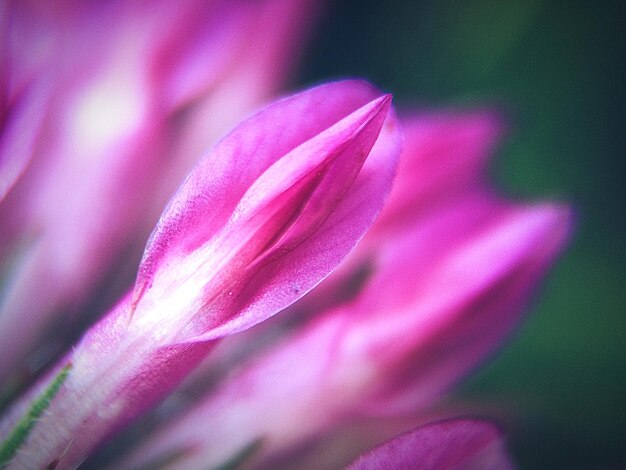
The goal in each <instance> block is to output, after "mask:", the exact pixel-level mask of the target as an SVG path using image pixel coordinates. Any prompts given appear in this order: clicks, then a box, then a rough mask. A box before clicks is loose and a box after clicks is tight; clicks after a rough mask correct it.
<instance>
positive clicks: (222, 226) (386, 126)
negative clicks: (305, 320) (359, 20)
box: [0, 81, 400, 468]
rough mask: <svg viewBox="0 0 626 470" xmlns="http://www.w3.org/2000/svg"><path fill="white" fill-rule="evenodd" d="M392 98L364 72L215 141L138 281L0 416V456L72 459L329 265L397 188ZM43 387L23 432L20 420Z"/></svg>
mask: <svg viewBox="0 0 626 470" xmlns="http://www.w3.org/2000/svg"><path fill="white" fill-rule="evenodd" d="M390 103H391V97H390V95H381V93H380V92H378V91H377V90H376V89H374V88H373V87H371V86H370V85H368V84H367V83H365V82H359V81H345V82H336V83H331V84H326V85H322V86H318V87H316V88H312V89H310V90H308V91H305V92H303V93H300V94H297V95H294V96H291V97H289V98H285V99H283V100H279V101H277V102H276V103H275V104H273V105H270V106H268V107H266V108H264V109H263V110H262V111H260V112H259V113H258V114H256V115H254V116H253V117H251V118H249V119H247V120H245V121H244V122H242V123H241V124H240V125H239V126H238V127H236V128H235V129H234V130H233V131H232V132H231V133H230V134H229V135H228V136H226V137H225V138H224V139H223V140H221V141H220V142H219V144H217V145H216V146H215V147H214V148H213V149H212V151H211V152H210V153H209V154H208V155H207V156H205V157H204V158H203V159H202V160H201V161H200V162H199V163H198V165H196V167H195V168H194V170H193V171H192V172H191V173H190V175H189V176H188V177H187V179H186V180H185V182H184V183H183V184H182V186H181V187H180V188H179V190H178V192H177V193H176V194H175V195H174V197H173V198H172V200H171V201H170V202H169V204H168V206H167V208H166V209H165V211H164V213H163V214H162V216H161V218H160V220H159V222H158V224H157V226H156V228H155V230H154V231H153V233H152V236H151V237H150V240H149V241H148V245H147V247H146V250H145V252H144V257H143V259H142V262H141V264H140V267H139V274H138V276H137V282H136V285H135V288H134V290H133V291H132V293H130V294H129V295H127V296H126V297H125V298H124V299H123V300H122V301H121V302H120V303H119V304H118V306H117V307H115V308H114V309H113V310H112V311H111V312H110V314H109V315H107V316H106V317H105V318H104V319H103V320H102V321H100V322H99V323H98V324H96V325H95V326H94V327H93V328H91V329H90V330H89V331H88V332H87V334H86V335H85V336H84V338H83V339H82V341H81V342H80V343H79V344H78V345H77V346H76V347H75V348H74V350H73V351H72V352H70V353H69V354H68V356H67V357H66V358H65V359H63V361H61V362H60V363H59V365H58V366H57V368H56V369H55V370H54V371H53V372H52V373H51V374H50V375H49V376H48V377H47V378H46V379H44V380H43V381H42V382H41V383H40V384H39V385H38V386H37V387H36V388H35V389H34V390H32V391H31V392H30V393H29V394H28V395H27V396H26V397H24V398H23V399H22V400H21V401H19V402H18V403H17V404H16V405H15V406H14V407H13V409H12V410H11V411H10V413H9V415H8V416H7V418H6V419H5V420H3V421H2V422H1V423H0V431H1V434H2V439H0V441H4V442H5V446H4V447H2V448H1V449H0V450H1V451H3V452H4V453H5V454H4V455H3V458H4V459H5V460H4V461H1V462H2V463H6V462H9V461H10V464H9V468H14V467H20V466H21V467H27V468H40V467H43V466H46V465H49V464H50V463H51V462H55V463H56V464H57V465H60V466H61V467H62V468H65V467H71V468H73V467H74V466H75V465H77V464H79V463H80V462H81V461H82V460H83V459H84V458H85V457H86V456H87V455H88V454H89V452H90V451H92V450H93V448H94V447H95V446H97V445H98V444H99V443H100V442H101V441H102V440H103V439H105V438H106V437H108V436H109V435H111V433H113V432H114V431H116V430H118V429H119V428H120V427H122V426H123V425H125V424H126V423H127V422H128V421H130V420H131V419H132V418H134V417H135V416H137V415H138V414H139V413H141V412H142V411H144V410H145V409H147V408H149V407H150V406H152V405H153V404H155V403H156V402H157V401H158V400H159V399H161V398H162V397H163V396H164V395H165V394H166V393H167V392H169V391H171V389H172V388H173V387H174V386H176V385H177V384H178V383H179V382H180V381H181V380H182V379H183V378H184V377H185V376H186V375H187V374H189V373H190V372H191V371H192V370H193V368H194V367H195V366H196V365H197V363H198V362H199V361H200V360H201V359H202V358H203V357H204V356H205V355H206V354H207V353H208V351H209V350H210V349H211V348H212V347H213V345H214V342H213V340H216V339H219V338H221V337H224V336H227V335H230V334H233V333H236V332H238V331H241V330H244V329H246V328H249V327H250V326H253V325H255V324H257V323H259V322H261V321H263V320H265V319H267V318H268V317H270V316H272V315H273V314H275V313H276V312H278V311H280V310H282V309H284V308H285V307H287V306H288V305H289V304H291V303H293V302H294V301H295V300H297V299H298V298H299V297H301V296H302V295H304V294H305V293H306V292H308V291H309V290H310V289H312V288H313V287H314V286H315V285H316V284H317V283H319V282H320V281H321V280H322V279H323V278H324V277H326V276H327V275H328V273H329V272H330V271H331V270H333V269H334V268H335V267H336V266H337V265H338V264H339V262H340V261H341V260H342V259H343V258H344V257H345V256H346V255H347V253H348V252H349V251H350V250H352V248H353V247H354V245H355V244H356V243H357V242H358V241H359V240H360V239H361V237H362V236H363V234H364V233H365V231H366V230H367V229H368V228H369V226H370V225H371V223H372V222H373V220H374V218H375V217H376V215H377V214H378V212H379V211H380V209H381V207H382V205H383V201H384V199H385V197H386V195H387V194H388V192H389V190H390V188H391V182H392V180H393V176H394V173H395V167H396V162H397V157H398V155H399V152H400V135H399V134H400V131H399V128H398V125H397V123H396V121H395V117H394V116H393V112H390ZM52 391H54V393H52ZM49 395H52V397H50V398H46V406H45V414H42V415H41V416H36V417H35V418H33V419H31V420H30V421H29V422H32V429H29V430H28V432H26V433H23V432H22V431H21V427H20V424H19V423H20V419H22V417H23V416H25V415H26V416H29V415H28V412H27V410H32V409H33V408H32V407H33V406H35V407H36V406H37V405H36V404H37V403H38V400H41V399H37V397H48V396H49ZM33 404H34V405H33ZM29 419H30V418H29ZM14 442H17V444H14ZM6 443H9V444H6ZM18 449H19V452H18Z"/></svg>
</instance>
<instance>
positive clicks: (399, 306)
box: [346, 198, 571, 413]
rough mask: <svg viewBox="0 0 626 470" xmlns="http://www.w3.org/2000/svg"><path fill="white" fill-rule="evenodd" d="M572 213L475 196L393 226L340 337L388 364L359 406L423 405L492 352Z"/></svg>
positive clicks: (563, 237)
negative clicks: (408, 225) (410, 224)
mask: <svg viewBox="0 0 626 470" xmlns="http://www.w3.org/2000/svg"><path fill="white" fill-rule="evenodd" d="M486 214H488V215H486ZM570 219H571V213H570V210H569V209H568V208H566V207H562V206H558V205H552V204H544V205H541V206H528V207H507V206H505V205H500V206H498V205H497V204H495V205H494V202H493V201H489V200H486V201H485V200H484V199H482V198H478V199H477V200H475V201H469V202H467V203H465V204H457V205H455V206H454V207H452V208H451V209H448V210H447V211H441V213H440V214H439V216H438V217H437V218H436V219H434V220H432V221H430V222H429V223H428V224H419V225H416V226H415V227H414V228H413V229H412V230H411V229H407V230H405V231H404V232H396V233H395V234H394V238H393V239H392V240H393V241H392V242H390V243H389V244H388V245H387V246H386V247H383V249H382V250H381V252H380V253H379V254H378V256H377V258H378V260H379V261H378V269H379V271H378V272H377V274H376V276H375V277H373V279H372V280H371V283H370V284H369V285H368V288H367V290H366V291H364V293H363V296H362V297H361V298H359V300H358V303H357V304H355V305H354V306H353V307H352V308H353V309H354V311H355V312H357V311H358V312H362V313H361V314H360V315H359V316H358V318H359V320H358V321H357V320H356V319H355V325H354V328H352V329H351V330H350V333H349V334H348V337H347V338H346V344H349V345H350V348H351V350H352V351H361V354H364V355H365V357H369V358H370V360H372V361H378V362H381V361H383V360H384V361H385V363H386V366H385V367H384V368H382V369H381V372H382V373H383V377H381V378H380V380H379V382H378V385H377V386H376V387H374V388H373V389H372V390H371V399H370V401H369V403H368V404H367V405H366V406H365V409H368V410H370V411H371V412H376V413H378V412H383V410H386V411H384V412H385V413H387V412H389V411H391V410H396V411H397V410H400V409H406V407H415V406H416V400H417V401H419V402H420V403H422V404H427V403H428V402H429V401H430V400H432V399H433V398H434V397H436V396H438V395H439V394H440V393H441V392H442V391H443V390H445V389H446V388H447V387H449V386H450V385H451V384H453V383H454V382H456V381H457V380H459V378H461V377H462V376H463V375H464V374H466V373H467V372H469V371H470V370H471V369H472V368H474V367H476V365H477V364H479V363H480V362H481V361H482V360H484V359H485V357H486V356H487V355H488V354H490V353H491V352H493V351H494V349H495V348H496V347H497V346H498V345H499V344H500V343H501V342H502V341H503V339H504V338H506V336H507V335H508V334H509V333H510V332H511V330H512V329H513V327H514V326H515V325H517V323H518V322H519V320H520V317H521V314H522V312H523V311H524V309H523V307H525V306H526V304H527V302H528V299H529V297H530V295H531V293H532V292H533V289H535V288H536V286H537V284H538V282H539V281H540V280H541V279H542V278H543V276H544V275H545V272H546V271H547V269H548V268H549V267H550V266H551V264H552V263H553V262H554V260H555V258H556V257H557V255H558V254H559V253H560V252H561V250H562V249H563V246H564V245H565V242H566V241H567V239H568V237H569V233H570V229H571V220H570ZM398 273H402V275H400V276H399V275H398ZM363 315H365V318H368V320H366V319H365V318H364V316H363ZM355 318H356V315H355ZM383 358H385V359H383ZM375 389H377V390H375Z"/></svg>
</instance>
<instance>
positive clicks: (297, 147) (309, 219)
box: [134, 81, 400, 340]
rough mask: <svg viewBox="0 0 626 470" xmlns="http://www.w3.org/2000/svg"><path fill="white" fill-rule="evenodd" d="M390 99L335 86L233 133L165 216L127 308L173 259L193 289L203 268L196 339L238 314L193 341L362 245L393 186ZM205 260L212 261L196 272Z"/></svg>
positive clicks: (279, 304) (250, 313) (282, 298)
mask: <svg viewBox="0 0 626 470" xmlns="http://www.w3.org/2000/svg"><path fill="white" fill-rule="evenodd" d="M389 101H390V98H389V97H385V96H383V97H381V96H380V93H379V92H378V91H376V90H375V89H373V88H372V87H371V86H370V85H368V84H366V83H364V82H359V81H345V82H338V83H332V84H328V85H322V86H319V87H317V88H314V89H311V90H308V91H306V92H303V93H300V94H298V95H295V96H293V97H290V98H286V99H284V100H282V101H279V102H277V103H276V104H274V105H271V106H269V107H267V108H265V109H264V110H263V111H261V112H260V113H258V114H257V115H255V116H254V117H252V118H250V119H249V120H247V121H245V122H244V123H243V124H241V125H240V126H238V127H237V128H236V129H235V130H234V131H233V132H232V133H231V134H230V135H229V136H227V137H226V138H225V139H224V140H222V142H220V143H219V144H218V145H217V146H216V147H215V148H214V149H213V151H212V152H211V153H210V154H209V155H208V156H207V157H205V158H204V159H203V160H202V161H201V162H200V163H199V164H198V166H197V167H196V169H195V170H194V171H193V172H192V173H191V174H190V175H189V177H188V178H187V180H186V181H185V183H184V184H183V185H182V187H181V188H180V189H179V191H178V192H177V194H176V195H175V196H174V198H173V199H172V201H171V202H170V204H169V205H168V207H167V209H166V210H165V212H164V214H163V216H162V217H161V220H160V221H159V223H158V225H157V227H156V229H155V231H154V232H153V234H152V236H151V238H150V241H149V242H148V246H147V248H146V251H145V253H144V258H143V261H142V263H141V266H140V270H139V275H138V279H137V285H136V288H135V294H134V304H135V305H136V304H137V303H138V302H139V301H140V299H141V298H142V297H143V296H144V294H145V293H146V291H147V290H149V289H150V288H151V286H152V284H153V283H154V282H157V281H158V280H159V279H161V277H163V276H166V277H167V276H169V273H175V272H176V271H177V269H178V268H177V266H180V263H181V262H183V263H187V264H190V263H191V264H194V263H195V265H194V266H195V267H194V268H193V272H194V274H193V276H194V279H196V280H197V281H198V283H202V282H203V281H202V279H200V277H202V269H204V270H205V271H207V272H206V276H207V279H206V283H207V288H210V289H211V293H210V295H209V293H208V292H205V294H204V300H203V303H204V304H205V307H207V308H209V309H212V310H213V312H212V313H213V314H214V315H212V316H209V315H205V316H206V317H210V318H200V319H196V320H198V322H199V323H200V326H199V328H200V330H198V325H196V326H195V327H194V328H192V329H193V330H195V331H196V333H195V334H192V337H194V340H199V339H200V337H198V336H197V335H199V334H202V333H205V332H206V330H207V329H208V328H209V327H216V326H218V323H220V322H222V323H223V321H224V320H227V319H229V318H232V317H234V316H235V314H237V318H236V319H235V320H234V322H233V323H231V324H229V326H227V327H226V326H224V328H222V329H220V330H215V331H213V332H212V333H210V334H207V335H205V336H203V337H202V338H203V339H209V338H216V337H218V336H222V335H224V334H226V331H227V330H228V332H234V331H238V330H240V329H243V328H245V327H247V326H251V325H252V324H255V323H257V322H259V321H261V320H262V319H264V318H266V317H267V316H269V315H271V314H273V313H275V312H276V311H277V310H280V309H282V308H284V307H286V306H287V305H289V304H290V303H291V302H293V301H294V300H296V299H297V298H299V297H300V296H302V295H303V294H304V293H305V292H306V291H308V290H309V289H311V288H312V287H313V286H314V285H316V284H317V283H318V282H320V281H321V279H322V278H323V277H325V276H326V275H327V274H328V273H329V272H330V270H332V269H333V267H335V266H336V265H337V264H338V263H339V262H340V260H341V259H342V258H343V257H344V256H345V255H346V254H347V253H348V252H349V251H350V249H351V248H353V247H354V245H355V244H356V242H357V241H358V240H359V239H360V238H361V237H362V236H363V234H364V232H365V230H366V229H367V228H368V227H369V225H370V224H371V223H372V221H373V219H374V217H375V216H376V214H377V213H378V212H379V210H380V208H381V206H382V203H383V201H384V198H385V196H386V194H387V193H388V191H389V188H390V186H391V181H392V179H393V173H394V169H395V164H396V159H397V156H398V153H399V150H400V148H399V130H398V126H397V124H396V122H395V119H394V118H393V116H391V117H388V118H387V117H386V116H387V112H388V109H389ZM381 127H382V130H381ZM379 134H380V135H379ZM372 146H374V147H373V148H372ZM370 150H371V152H370ZM368 155H369V158H367V160H366V163H365V164H363V160H364V159H365V158H366V157H367V156H368ZM362 165H363V167H362V169H361V166H362ZM359 170H361V171H360V172H359ZM355 178H356V179H355ZM216 258H223V259H224V261H223V262H221V264H220V262H218V261H215V259H216ZM194 260H195V261H194ZM206 260H211V262H213V263H214V264H213V265H211V266H209V267H202V264H207V261H206ZM161 267H163V268H161ZM233 270H234V271H233ZM158 272H161V274H160V275H157V274H158ZM159 276H161V277H159ZM209 276H212V278H211V279H209ZM209 281H210V282H209ZM224 282H226V283H227V284H224ZM164 283H165V284H164ZM169 283H170V281H160V284H159V285H168V284H169ZM228 283H230V284H228ZM237 283H238V284H239V285H237ZM242 283H243V284H242ZM222 288H223V289H222ZM232 288H242V289H244V292H243V293H242V294H241V295H240V296H238V295H236V294H238V292H235V294H233V293H232V291H230V290H228V289H232ZM155 289H156V287H155ZM227 290H228V292H227ZM226 293H228V295H229V296H232V297H230V298H227V299H223V300H222V301H220V302H221V303H220V305H219V308H218V310H219V312H217V313H216V312H215V308H214V307H215V305H212V304H211V303H210V301H211V299H212V298H214V297H215V296H220V295H224V294H226Z"/></svg>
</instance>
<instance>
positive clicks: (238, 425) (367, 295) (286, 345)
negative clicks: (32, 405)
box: [115, 113, 570, 469]
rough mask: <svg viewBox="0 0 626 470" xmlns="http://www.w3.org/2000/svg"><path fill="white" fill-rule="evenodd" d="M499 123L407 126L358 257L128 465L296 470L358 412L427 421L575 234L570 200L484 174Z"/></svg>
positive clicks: (253, 340) (444, 119)
mask: <svg viewBox="0 0 626 470" xmlns="http://www.w3.org/2000/svg"><path fill="white" fill-rule="evenodd" d="M499 127H500V126H499V123H498V121H497V120H496V119H495V118H494V117H493V116H491V115H489V114H487V113H477V114H460V115H455V114H449V115H445V114H441V115H433V116H428V117H422V118H416V119H414V120H410V121H408V122H407V126H406V136H405V150H404V151H403V153H402V158H401V160H400V165H399V173H398V176H397V178H396V182H395V183H394V189H393V191H392V194H391V196H390V198H389V200H388V202H387V204H386V206H385V208H384V210H383V212H382V213H381V216H380V217H379V219H378V220H377V222H376V223H375V224H374V226H373V227H372V229H371V230H370V231H369V232H368V234H367V235H366V237H365V238H364V239H363V241H362V242H361V243H360V244H359V246H358V247H357V249H356V250H355V252H353V253H352V254H351V255H350V257H349V258H348V259H347V260H346V262H345V263H344V264H343V266H342V267H340V268H339V269H338V270H336V271H335V273H333V275H332V276H331V277H330V278H329V279H327V280H326V281H325V282H324V283H322V284H321V285H320V286H319V287H318V289H316V290H314V291H312V292H311V293H310V294H309V295H308V296H307V297H305V298H304V299H302V301H301V302H300V303H298V304H296V305H295V306H294V307H293V308H292V310H291V311H289V312H286V313H284V314H282V315H279V316H278V317H276V318H274V319H273V320H272V321H271V322H268V323H266V324H264V325H260V328H255V329H252V330H250V331H248V332H247V333H246V334H244V335H243V336H241V337H233V338H232V339H231V342H232V344H230V345H229V344H227V343H228V341H227V342H226V343H224V344H223V346H224V348H225V349H226V351H227V352H226V353H222V356H221V357H222V358H224V357H228V356H229V355H231V356H235V357H238V356H242V355H245V350H246V349H250V348H252V349H254V346H251V345H254V344H257V345H259V346H258V347H257V350H254V351H253V352H252V353H251V354H252V357H251V358H250V359H249V360H243V361H239V363H237V364H236V367H234V372H232V373H230V374H228V375H226V377H225V378H224V380H223V381H222V382H220V383H219V384H218V385H217V386H216V387H211V389H210V390H209V391H208V392H207V393H206V394H205V396H204V398H203V399H202V400H200V401H199V402H195V401H194V402H193V404H191V405H190V409H189V411H188V412H187V413H186V414H185V415H183V416H182V417H180V418H179V419H178V420H175V421H171V420H169V421H168V422H167V423H166V424H165V425H164V426H163V428H162V429H161V430H160V432H159V433H157V434H156V435H155V436H153V437H152V438H150V439H149V440H147V441H146V442H145V443H144V445H143V446H141V447H140V448H139V449H138V450H137V451H136V452H135V453H134V454H133V456H132V457H129V459H128V460H125V461H123V463H122V464H120V463H119V462H118V463H116V464H115V468H136V467H138V466H141V465H148V464H149V463H150V462H155V461H160V460H161V459H162V458H166V457H167V456H176V458H175V459H174V460H172V468H189V469H193V468H198V466H200V465H203V466H207V465H208V466H212V465H220V464H223V463H225V462H228V461H230V460H231V459H233V458H236V456H238V455H240V454H241V453H242V452H244V451H245V450H246V449H248V448H249V447H250V446H253V447H254V448H255V449H256V452H255V453H254V455H253V456H252V457H250V459H251V463H252V465H253V466H261V467H263V466H271V465H280V466H281V467H283V466H286V465H287V461H285V460H284V459H285V458H292V457H294V453H296V454H297V452H298V449H302V447H303V446H306V445H309V446H310V445H312V443H314V442H316V440H317V439H319V438H320V437H321V436H323V435H326V434H328V433H330V432H333V431H335V430H337V429H340V428H341V427H342V426H344V425H346V424H347V423H349V422H351V421H354V420H355V419H359V418H366V417H379V418H384V417H387V418H390V419H391V418H394V417H400V416H406V415H419V413H420V412H424V411H425V410H426V409H427V407H428V406H429V405H432V404H433V403H434V402H435V401H436V400H437V399H439V398H440V397H441V395H442V394H443V393H444V392H445V391H446V390H448V389H449V387H450V386H451V385H453V384H454V383H455V382H457V381H458V380H459V379H460V378H461V377H463V376H464V375H465V374H467V373H468V372H469V371H470V370H472V369H473V368H474V367H476V366H477V365H478V364H479V363H480V362H482V361H483V360H485V358H486V357H487V356H488V355H489V354H491V353H493V351H494V350H495V349H496V348H497V347H498V346H499V345H500V344H501V343H502V341H503V339H504V338H505V337H506V336H507V335H508V334H509V333H510V332H511V330H512V329H513V327H514V326H515V325H516V324H517V323H518V321H519V319H520V316H521V314H522V312H523V307H524V306H525V304H526V303H527V302H528V300H529V297H530V295H531V294H532V292H533V289H534V288H535V287H536V286H537V283H538V282H539V281H540V279H541V278H542V277H543V276H544V275H545V273H546V271H547V269H548V268H549V267H550V265H551V264H552V263H553V262H554V260H555V258H556V256H557V255H558V254H559V252H560V251H561V250H562V248H563V246H564V243H565V241H566V239H567V236H568V233H569V230H570V220H569V219H570V213H569V209H568V208H566V207H563V206H560V205H558V204H551V203H543V204H536V205H518V204H512V203H509V202H506V201H503V200H501V199H500V198H499V197H498V196H496V195H494V194H493V193H492V192H491V191H490V190H489V188H488V187H487V186H486V185H485V184H484V183H483V172H484V163H485V161H486V158H485V156H486V155H485V154H486V152H487V151H488V150H490V149H491V147H492V146H493V145H494V143H495V140H496V138H497V136H498V134H499V132H498V131H499ZM422 181H423V182H424V183H423V184H422V183H421V182H422ZM347 292H349V293H347ZM297 315H301V316H302V317H300V319H299V320H298V319H295V320H294V318H293V317H294V316H297ZM268 338H269V340H268ZM241 349H243V350H244V352H243V353H241V352H240V351H239V350H241ZM219 357H220V354H219V353H218V351H216V355H214V357H213V358H212V359H210V360H209V364H208V366H205V367H204V370H201V374H203V375H206V374H207V373H210V372H211V371H212V370H213V371H214V370H215V368H216V367H217V366H218V365H219V364H216V360H215V359H216V358H219ZM228 366H229V369H233V367H232V364H230V363H229V364H228ZM197 377H198V379H199V380H202V379H201V377H200V373H199V374H198V375H197ZM387 437H389V436H387ZM257 443H258V446H256V444H257ZM350 450H353V451H354V450H357V449H345V450H344V452H350ZM354 457H355V455H343V456H342V458H343V461H342V462H340V463H347V462H349V461H350V459H351V458H354ZM327 464H328V462H327ZM291 465H293V462H291ZM337 465H338V462H334V463H333V464H332V465H330V466H331V467H335V466H337ZM297 467H298V465H294V467H293V468H297Z"/></svg>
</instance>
